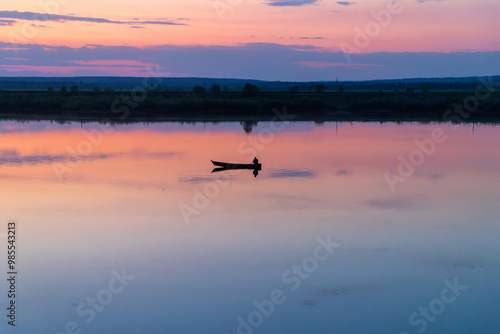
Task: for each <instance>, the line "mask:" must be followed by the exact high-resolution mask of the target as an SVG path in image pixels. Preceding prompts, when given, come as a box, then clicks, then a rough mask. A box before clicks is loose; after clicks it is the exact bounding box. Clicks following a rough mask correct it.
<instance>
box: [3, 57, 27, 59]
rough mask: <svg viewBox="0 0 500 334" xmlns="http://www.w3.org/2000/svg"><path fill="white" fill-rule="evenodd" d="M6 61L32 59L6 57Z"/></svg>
mask: <svg viewBox="0 0 500 334" xmlns="http://www.w3.org/2000/svg"><path fill="white" fill-rule="evenodd" d="M4 59H8V60H31V59H26V58H18V57H5V58H4Z"/></svg>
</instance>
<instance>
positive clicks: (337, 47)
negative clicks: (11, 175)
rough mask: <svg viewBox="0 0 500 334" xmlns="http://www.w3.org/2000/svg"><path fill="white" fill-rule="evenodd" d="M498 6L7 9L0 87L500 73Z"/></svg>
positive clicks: (63, 3)
mask: <svg viewBox="0 0 500 334" xmlns="http://www.w3.org/2000/svg"><path fill="white" fill-rule="evenodd" d="M499 15H500V2H499V1H498V0H399V1H397V0H388V1H386V0H355V1H333V0H203V1H200V0H198V1H194V0H164V1H159V0H141V1H137V0H119V1H118V0H100V1H98V2H83V1H77V0H23V1H22V2H20V1H18V0H2V6H1V7H0V76H148V75H151V73H153V72H154V73H155V75H162V76H176V77H184V76H187V77H214V78H240V79H261V80H282V81H319V80H336V79H337V78H338V79H339V80H370V79H393V78H414V77H460V76H476V75H481V76H487V75H498V74H500V62H499V61H498V59H500V57H499V56H500V34H499V33H498V24H497V20H496V19H497V18H498V16H499Z"/></svg>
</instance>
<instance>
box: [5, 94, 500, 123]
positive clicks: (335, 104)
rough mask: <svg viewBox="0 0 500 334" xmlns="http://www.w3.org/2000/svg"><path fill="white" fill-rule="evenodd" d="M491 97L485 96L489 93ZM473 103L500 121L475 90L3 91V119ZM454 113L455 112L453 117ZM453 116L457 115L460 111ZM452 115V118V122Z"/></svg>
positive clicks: (354, 114) (387, 114) (391, 114)
mask: <svg viewBox="0 0 500 334" xmlns="http://www.w3.org/2000/svg"><path fill="white" fill-rule="evenodd" d="M483 93H485V92H483ZM464 101H468V102H469V103H470V105H471V106H472V107H474V109H475V110H474V112H473V113H471V115H470V116H468V117H466V118H467V119H470V120H487V121H497V120H500V93H493V94H491V95H490V96H489V97H488V98H485V99H482V100H477V99H476V101H479V105H478V106H477V108H476V107H475V106H474V105H473V104H472V102H474V92H472V91H471V92H464V91H460V92H450V91H441V92H438V91H436V92H381V91H379V92H343V93H339V92H321V93H318V92H256V93H255V94H244V93H242V92H219V93H206V92H203V93H194V92H183V93H180V92H155V91H148V92H146V91H143V92H135V93H133V92H129V91H121V92H114V91H108V92H103V91H100V92H90V91H83V92H82V91H80V92H70V91H66V92H61V91H51V92H49V91H0V110H1V112H0V114H1V116H2V117H9V116H12V117H22V116H24V117H27V118H30V117H31V118H54V119H78V118H94V119H98V118H109V119H125V118H127V119H171V118H178V119H196V118H211V117H225V118H232V117H233V118H241V119H248V118H264V119H265V118H269V117H271V116H273V115H274V113H273V109H275V108H279V109H282V108H283V107H284V106H286V107H287V109H288V111H289V112H290V113H293V114H295V115H297V117H298V119H314V120H315V119H320V120H321V119H325V120H379V119H380V120H443V115H444V114H445V113H446V111H447V110H448V109H450V108H453V106H454V105H459V106H460V105H464ZM449 115H451V114H449ZM453 115H455V116H456V113H454V114H453ZM450 117H451V116H449V117H448V118H450Z"/></svg>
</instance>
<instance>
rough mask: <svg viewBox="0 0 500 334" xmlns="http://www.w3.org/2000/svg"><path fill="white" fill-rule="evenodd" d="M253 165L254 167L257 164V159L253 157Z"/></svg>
mask: <svg viewBox="0 0 500 334" xmlns="http://www.w3.org/2000/svg"><path fill="white" fill-rule="evenodd" d="M253 163H254V164H255V165H256V164H258V163H259V159H257V157H254V158H253Z"/></svg>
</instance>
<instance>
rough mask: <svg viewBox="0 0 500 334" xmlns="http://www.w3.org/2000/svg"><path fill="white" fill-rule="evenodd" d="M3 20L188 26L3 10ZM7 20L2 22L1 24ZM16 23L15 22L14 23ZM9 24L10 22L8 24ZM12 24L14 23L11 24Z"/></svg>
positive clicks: (167, 22) (165, 22)
mask: <svg viewBox="0 0 500 334" xmlns="http://www.w3.org/2000/svg"><path fill="white" fill-rule="evenodd" d="M0 18H1V19H9V20H7V21H13V20H12V19H17V20H24V21H43V22H45V21H54V22H66V21H75V22H92V23H108V24H133V25H138V24H139V25H148V24H157V25H186V24H185V23H178V22H172V21H167V20H164V21H135V20H134V21H115V20H108V19H104V18H94V17H83V16H71V15H57V14H44V13H36V12H19V11H17V10H3V11H0ZM2 21H5V20H0V22H2ZM14 22H15V21H14ZM7 23H8V22H7ZM11 23H12V22H11Z"/></svg>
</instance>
